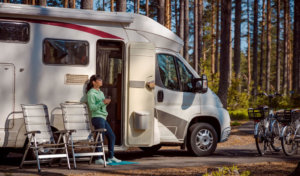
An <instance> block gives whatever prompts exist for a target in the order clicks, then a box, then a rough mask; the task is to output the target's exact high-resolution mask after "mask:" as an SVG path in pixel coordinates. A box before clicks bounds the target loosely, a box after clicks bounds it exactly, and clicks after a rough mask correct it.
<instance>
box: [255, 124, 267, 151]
mask: <svg viewBox="0 0 300 176" xmlns="http://www.w3.org/2000/svg"><path fill="white" fill-rule="evenodd" d="M258 125H259V126H258V132H257V135H256V136H255V144H256V148H257V151H258V153H259V154H260V155H261V156H262V155H264V154H265V152H266V150H267V144H266V140H265V132H264V129H263V126H262V125H260V124H258Z"/></svg>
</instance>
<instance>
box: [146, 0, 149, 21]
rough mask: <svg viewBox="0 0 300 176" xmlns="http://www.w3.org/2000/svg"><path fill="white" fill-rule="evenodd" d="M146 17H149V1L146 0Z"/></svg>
mask: <svg viewBox="0 0 300 176" xmlns="http://www.w3.org/2000/svg"><path fill="white" fill-rule="evenodd" d="M146 16H147V17H148V16H149V0H146Z"/></svg>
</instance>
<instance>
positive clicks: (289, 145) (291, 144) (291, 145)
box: [281, 127, 298, 156]
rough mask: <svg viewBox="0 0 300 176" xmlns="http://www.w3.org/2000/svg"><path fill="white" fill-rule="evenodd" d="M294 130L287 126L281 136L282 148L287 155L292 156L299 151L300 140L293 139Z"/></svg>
mask: <svg viewBox="0 0 300 176" xmlns="http://www.w3.org/2000/svg"><path fill="white" fill-rule="evenodd" d="M293 133H294V130H293V129H292V128H291V127H287V129H286V130H285V132H284V133H283V135H282V138H281V145H282V150H283V152H284V154H285V155H286V156H291V155H294V154H296V153H297V150H298V142H295V141H294V140H292V135H293Z"/></svg>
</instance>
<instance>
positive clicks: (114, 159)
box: [107, 157, 122, 163]
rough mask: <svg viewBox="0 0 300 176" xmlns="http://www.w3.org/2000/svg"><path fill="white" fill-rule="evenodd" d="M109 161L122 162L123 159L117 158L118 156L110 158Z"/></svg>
mask: <svg viewBox="0 0 300 176" xmlns="http://www.w3.org/2000/svg"><path fill="white" fill-rule="evenodd" d="M107 162H108V163H120V162H122V160H119V159H117V158H116V157H112V158H108V160H107Z"/></svg>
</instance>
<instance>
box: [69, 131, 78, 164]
mask: <svg viewBox="0 0 300 176" xmlns="http://www.w3.org/2000/svg"><path fill="white" fill-rule="evenodd" d="M70 138H71V148H72V156H73V164H74V168H75V169H76V168H77V166H76V157H75V152H74V143H73V138H72V135H70Z"/></svg>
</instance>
